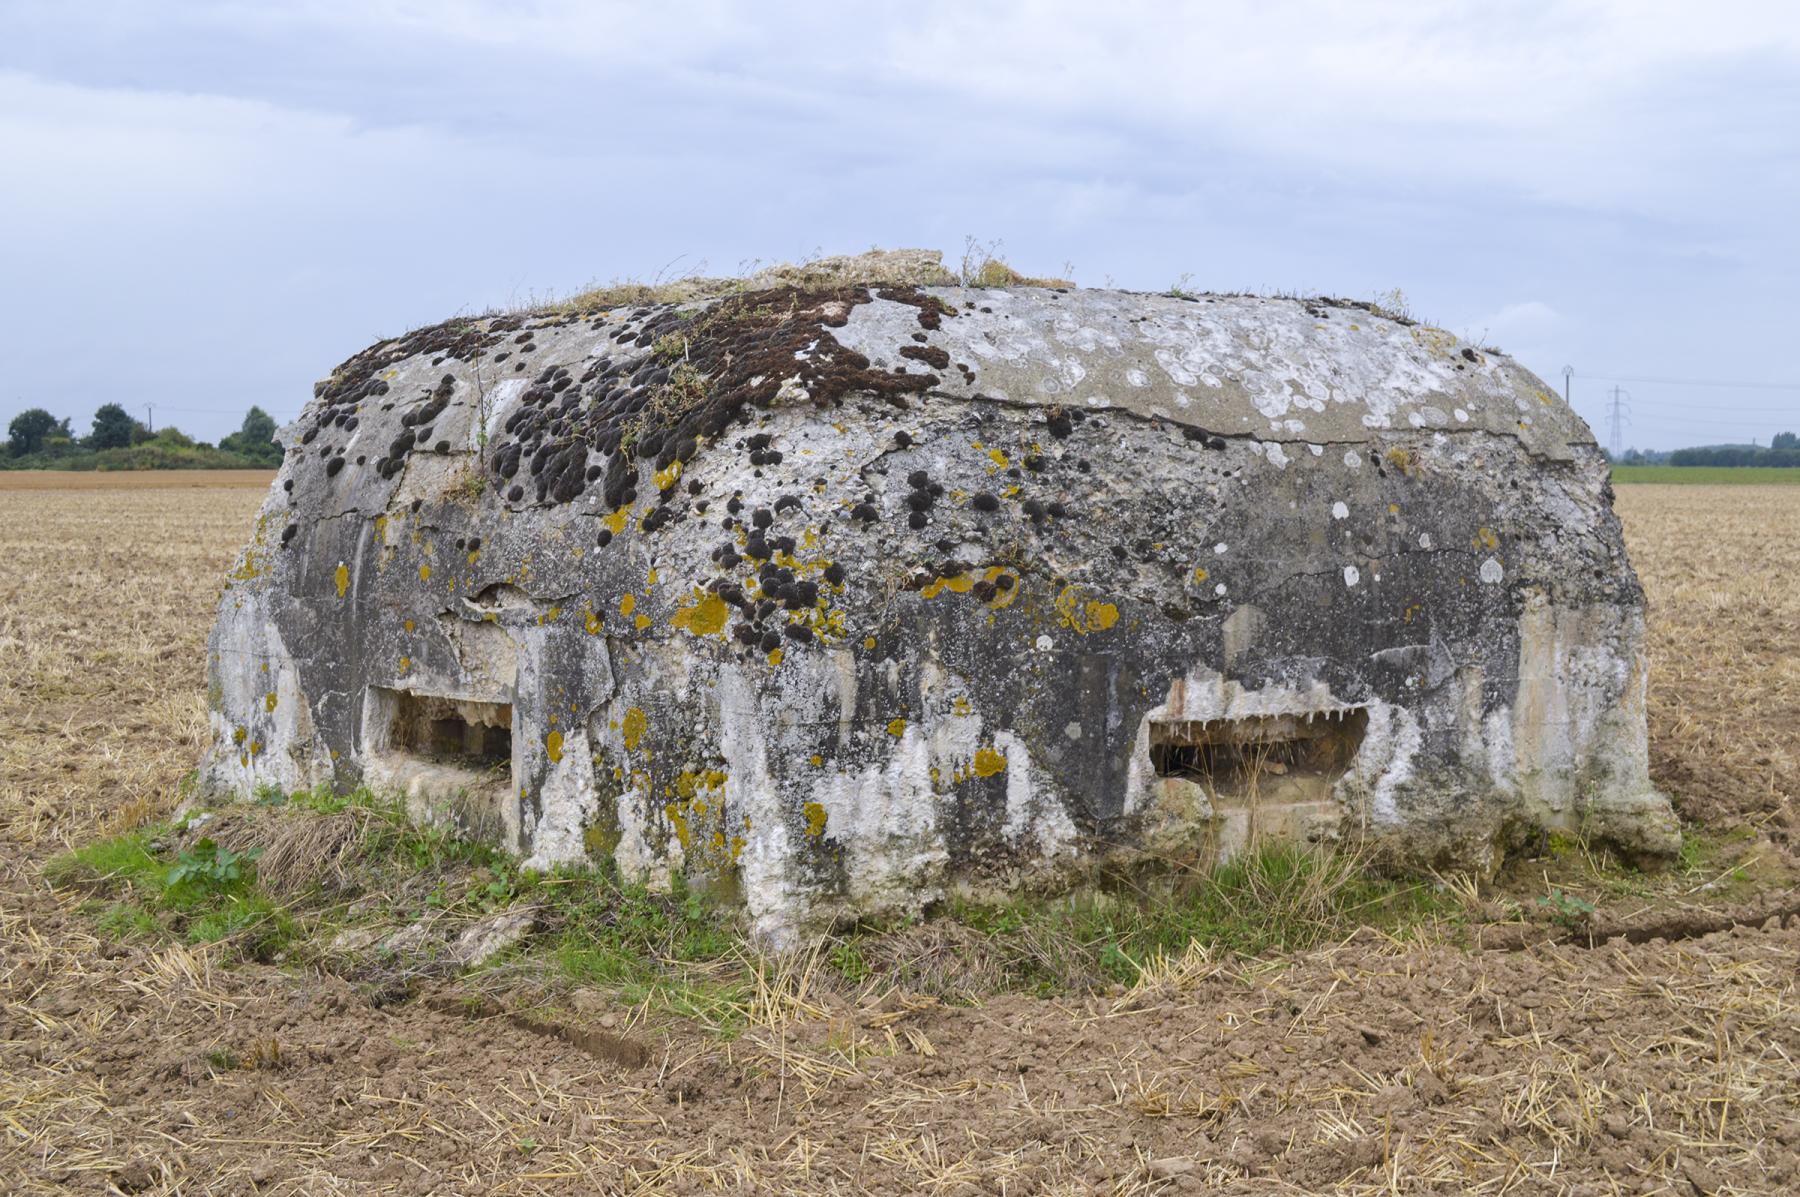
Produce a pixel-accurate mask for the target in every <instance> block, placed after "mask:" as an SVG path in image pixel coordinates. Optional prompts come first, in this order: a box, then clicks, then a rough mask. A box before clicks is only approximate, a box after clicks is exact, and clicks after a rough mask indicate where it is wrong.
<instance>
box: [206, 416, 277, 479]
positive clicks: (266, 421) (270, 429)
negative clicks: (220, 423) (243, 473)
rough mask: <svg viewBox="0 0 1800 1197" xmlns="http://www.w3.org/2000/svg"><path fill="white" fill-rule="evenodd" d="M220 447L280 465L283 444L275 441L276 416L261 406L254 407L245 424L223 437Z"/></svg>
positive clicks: (256, 459)
mask: <svg viewBox="0 0 1800 1197" xmlns="http://www.w3.org/2000/svg"><path fill="white" fill-rule="evenodd" d="M219 448H221V449H224V450H226V451H227V452H230V453H240V454H242V455H243V456H245V457H248V458H250V459H251V460H252V461H259V462H266V463H268V464H269V465H279V464H280V463H281V446H280V445H278V444H276V443H275V417H273V416H271V415H270V414H269V413H268V412H266V411H264V410H263V409H262V408H260V407H252V408H251V409H250V411H249V414H247V415H246V416H245V417H244V426H243V427H242V428H240V429H238V430H237V431H236V432H234V433H232V434H231V435H230V436H227V437H223V438H221V439H220V441H219Z"/></svg>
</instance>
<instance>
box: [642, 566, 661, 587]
mask: <svg viewBox="0 0 1800 1197" xmlns="http://www.w3.org/2000/svg"><path fill="white" fill-rule="evenodd" d="M659 581H661V579H660V578H658V577H657V576H656V567H655V566H652V567H651V568H650V572H649V574H648V575H646V576H645V578H644V589H645V590H654V589H655V588H656V584H657V582H659Z"/></svg>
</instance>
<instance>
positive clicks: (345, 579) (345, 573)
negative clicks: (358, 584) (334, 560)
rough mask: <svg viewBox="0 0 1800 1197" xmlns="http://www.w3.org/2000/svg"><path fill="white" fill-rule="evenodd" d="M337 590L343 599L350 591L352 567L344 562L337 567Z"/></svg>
mask: <svg viewBox="0 0 1800 1197" xmlns="http://www.w3.org/2000/svg"><path fill="white" fill-rule="evenodd" d="M337 588H338V597H339V598H343V597H344V595H345V593H346V592H347V591H348V590H349V589H350V567H349V566H347V565H345V564H344V563H343V562H342V561H340V562H338V567H337Z"/></svg>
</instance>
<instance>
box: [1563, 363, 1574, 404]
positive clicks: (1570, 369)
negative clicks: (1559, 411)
mask: <svg viewBox="0 0 1800 1197" xmlns="http://www.w3.org/2000/svg"><path fill="white" fill-rule="evenodd" d="M1573 377H1575V367H1574V366H1564V367H1563V406H1564V407H1567V406H1568V405H1569V379H1571V378H1573Z"/></svg>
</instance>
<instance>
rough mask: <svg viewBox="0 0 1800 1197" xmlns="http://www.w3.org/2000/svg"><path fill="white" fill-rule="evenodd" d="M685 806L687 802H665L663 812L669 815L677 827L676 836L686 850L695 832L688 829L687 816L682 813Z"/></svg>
mask: <svg viewBox="0 0 1800 1197" xmlns="http://www.w3.org/2000/svg"><path fill="white" fill-rule="evenodd" d="M684 806H685V804H684V803H680V802H668V803H664V804H663V814H664V815H666V816H668V819H669V822H670V824H671V825H673V826H674V828H675V838H676V839H678V840H680V841H681V846H682V848H683V849H684V850H685V849H686V848H687V847H688V846H689V844H690V842H691V840H692V837H693V833H692V832H690V831H689V830H688V824H687V818H686V817H685V816H684V815H683V814H682V810H683V808H684Z"/></svg>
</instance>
